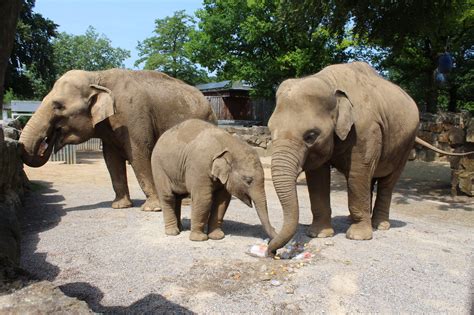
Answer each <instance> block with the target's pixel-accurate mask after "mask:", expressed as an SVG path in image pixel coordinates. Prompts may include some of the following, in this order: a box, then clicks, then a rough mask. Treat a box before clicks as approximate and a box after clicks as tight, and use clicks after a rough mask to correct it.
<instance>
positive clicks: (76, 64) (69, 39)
mask: <svg viewBox="0 0 474 315" xmlns="http://www.w3.org/2000/svg"><path fill="white" fill-rule="evenodd" d="M53 48H54V66H55V69H56V72H57V73H58V75H62V74H63V73H65V72H67V71H69V70H72V69H81V70H87V71H97V70H105V69H110V68H120V67H124V63H123V62H124V60H125V59H127V58H129V57H130V51H128V50H125V49H122V48H114V47H112V43H111V41H110V39H108V38H107V37H106V36H105V35H99V34H98V33H97V32H96V30H95V29H94V28H93V27H92V26H89V28H88V29H87V30H86V32H85V34H84V35H72V34H67V33H60V34H59V35H58V37H57V38H55V39H54V40H53Z"/></svg>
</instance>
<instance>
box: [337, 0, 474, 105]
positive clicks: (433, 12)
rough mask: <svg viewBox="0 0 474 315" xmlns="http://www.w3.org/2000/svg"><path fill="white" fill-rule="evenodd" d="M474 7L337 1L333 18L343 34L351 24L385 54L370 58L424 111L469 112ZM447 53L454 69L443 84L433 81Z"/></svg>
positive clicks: (465, 1) (450, 0)
mask: <svg viewBox="0 0 474 315" xmlns="http://www.w3.org/2000/svg"><path fill="white" fill-rule="evenodd" d="M473 4H474V3H473V1H472V0H436V1H412V0H391V1H386V0H377V1H369V0H358V1H355V0H354V1H343V0H336V1H335V6H334V8H335V9H334V15H335V16H338V17H339V18H338V19H337V20H334V21H333V23H332V27H333V28H334V29H338V30H341V29H343V28H344V27H346V25H347V21H351V23H352V25H353V27H352V32H353V33H354V34H355V36H356V37H357V38H359V39H360V41H361V42H363V43H364V44H365V45H367V46H368V47H370V48H372V49H374V48H377V49H381V50H382V51H383V54H382V57H383V58H380V57H381V56H380V54H379V55H378V56H372V57H377V58H379V60H377V61H378V62H377V63H378V65H379V67H380V69H383V70H384V71H386V72H387V73H388V76H389V78H390V79H391V80H393V81H395V82H396V83H399V84H400V85H401V86H402V87H403V88H404V89H406V90H407V91H408V92H409V94H410V95H411V96H412V97H413V98H414V99H415V100H416V101H417V103H418V104H419V105H420V106H421V107H422V108H426V109H427V110H428V111H436V109H437V107H438V106H443V105H445V106H446V107H447V108H449V109H450V110H455V109H456V108H466V107H467V108H468V107H469V102H473V101H474V100H473V97H474V94H472V84H471V83H469V82H472V80H471V81H469V80H468V78H469V76H470V75H471V76H472V75H473V74H472V63H473V61H472V59H473V50H474V46H473V45H474V6H473ZM445 51H447V52H448V53H449V54H450V55H451V56H453V57H454V60H455V67H454V69H453V71H452V72H451V73H449V74H448V75H447V81H446V82H445V83H444V84H442V85H440V84H437V83H436V81H435V80H434V78H435V75H436V73H435V71H436V68H437V67H438V58H439V56H440V55H441V54H442V53H444V52H445ZM469 73H471V74H469ZM466 79H467V80H466ZM469 86H471V87H469ZM443 100H444V101H443Z"/></svg>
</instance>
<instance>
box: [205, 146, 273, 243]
mask: <svg viewBox="0 0 474 315" xmlns="http://www.w3.org/2000/svg"><path fill="white" fill-rule="evenodd" d="M232 152H234V154H232V153H231V152H230V151H229V150H228V149H224V150H223V151H222V152H220V153H218V154H217V155H215V156H214V158H213V161H212V168H211V175H212V177H213V178H215V179H218V180H219V181H220V182H221V183H222V184H224V185H225V187H226V190H227V191H228V192H229V193H230V194H231V195H233V196H235V197H237V198H238V199H240V200H241V201H242V202H243V203H245V204H246V205H247V206H249V207H252V201H253V202H254V204H255V208H256V211H257V214H258V217H259V218H260V221H261V222H262V226H263V229H264V230H265V232H266V233H267V235H268V236H269V237H270V238H273V237H275V235H276V232H275V229H274V228H273V227H272V226H271V224H270V220H269V218H268V209H267V198H266V194H265V176H264V173H263V167H262V164H261V163H260V159H259V157H258V155H257V153H256V152H254V151H253V150H252V149H250V148H245V149H244V150H242V151H239V152H235V150H234V151H232Z"/></svg>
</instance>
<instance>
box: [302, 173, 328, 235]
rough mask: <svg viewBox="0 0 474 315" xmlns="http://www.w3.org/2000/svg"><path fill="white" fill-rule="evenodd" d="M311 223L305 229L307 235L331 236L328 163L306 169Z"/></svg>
mask: <svg viewBox="0 0 474 315" xmlns="http://www.w3.org/2000/svg"><path fill="white" fill-rule="evenodd" d="M305 173H306V182H307V184H308V192H309V199H310V203H311V212H312V213H313V223H311V226H310V227H309V229H308V231H307V235H308V236H309V237H331V236H333V235H334V229H333V228H332V225H331V203H330V184H331V170H330V167H329V165H328V164H325V165H323V166H321V167H320V168H318V169H316V170H312V171H306V172H305Z"/></svg>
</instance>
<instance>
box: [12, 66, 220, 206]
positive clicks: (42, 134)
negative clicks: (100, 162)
mask: <svg viewBox="0 0 474 315" xmlns="http://www.w3.org/2000/svg"><path fill="white" fill-rule="evenodd" d="M189 118H198V119H203V120H207V121H210V122H213V123H215V122H216V117H215V115H214V113H213V112H212V109H211V107H210V105H209V102H208V101H207V100H206V98H205V97H204V96H203V95H202V93H201V92H199V91H198V90H197V89H196V88H194V87H192V86H189V85H187V84H185V83H183V82H182V81H180V80H177V79H174V78H172V77H169V76H168V75H166V74H163V73H160V72H157V71H131V70H123V69H111V70H105V71H97V72H88V71H80V70H72V71H69V72H67V73H66V74H64V75H63V76H62V77H61V78H60V79H59V80H57V81H56V83H55V84H54V87H53V88H52V90H51V91H50V92H49V94H48V95H46V97H45V98H44V99H43V101H42V103H41V105H40V107H39V108H38V110H37V111H36V113H35V114H34V115H33V117H31V119H30V121H29V122H28V123H27V125H26V126H25V128H24V130H23V132H22V134H21V137H20V143H21V144H22V148H23V150H22V151H23V152H22V158H23V161H24V162H25V164H27V165H29V166H33V167H39V166H42V165H44V164H45V163H46V162H47V161H48V158H49V156H50V154H51V152H52V151H53V148H54V150H55V151H58V150H59V149H61V148H62V147H63V146H64V145H66V144H77V143H81V142H84V141H86V140H88V139H90V138H100V139H102V142H103V154H104V159H105V162H106V165H107V168H108V170H109V173H110V177H111V179H112V185H113V188H114V191H115V194H116V198H115V200H114V201H113V202H112V207H113V208H126V207H130V206H132V202H131V200H130V195H129V191H128V185H127V174H126V165H125V162H126V161H127V160H128V161H129V162H130V164H131V165H132V167H133V170H134V172H135V175H136V177H137V179H138V182H139V183H140V186H141V188H142V190H143V192H144V193H145V195H146V197H147V199H146V201H145V203H144V204H143V205H142V209H143V210H159V209H160V205H159V200H158V198H157V194H156V189H155V187H154V184H153V178H152V176H151V164H150V157H151V152H152V150H153V147H154V145H155V143H156V141H157V139H158V138H159V137H160V135H161V134H163V132H165V131H166V130H167V129H169V128H171V127H172V126H174V125H176V124H178V123H180V122H182V121H184V120H186V119H189Z"/></svg>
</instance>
